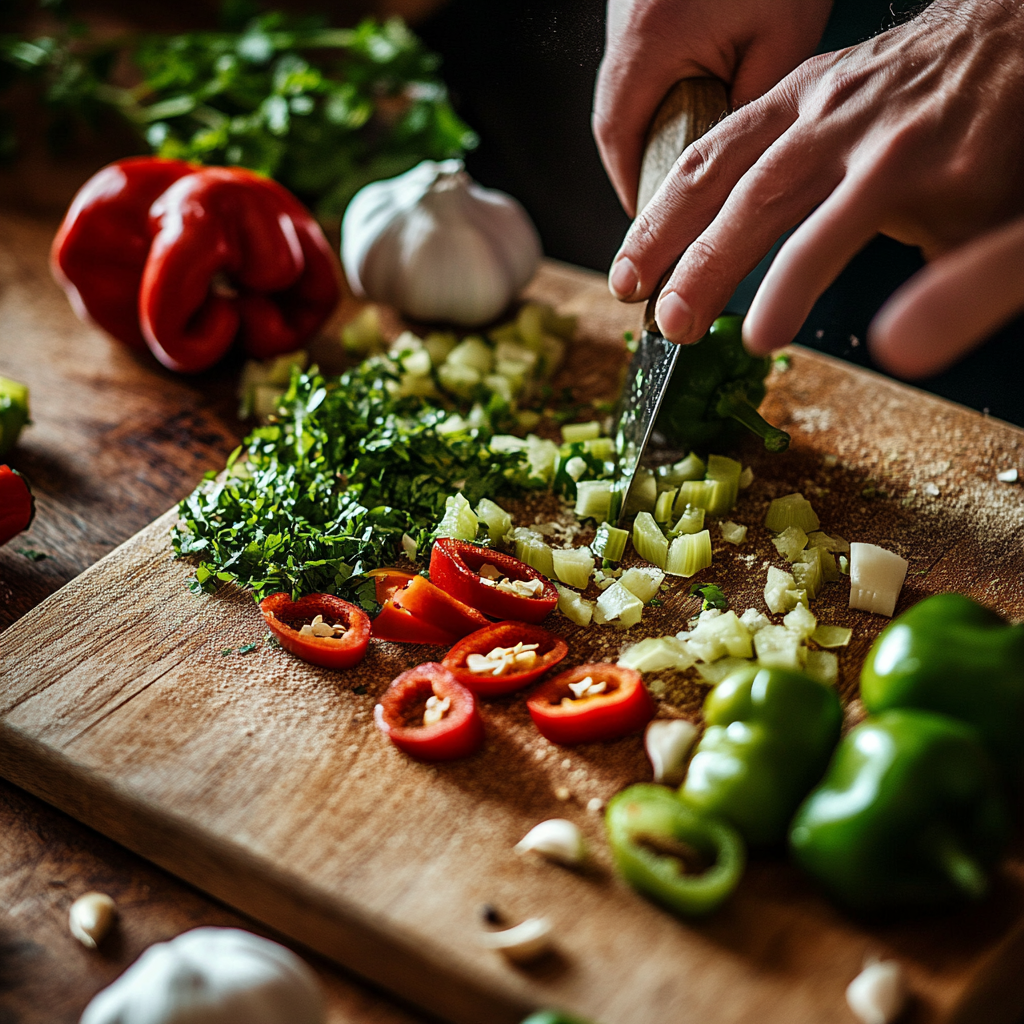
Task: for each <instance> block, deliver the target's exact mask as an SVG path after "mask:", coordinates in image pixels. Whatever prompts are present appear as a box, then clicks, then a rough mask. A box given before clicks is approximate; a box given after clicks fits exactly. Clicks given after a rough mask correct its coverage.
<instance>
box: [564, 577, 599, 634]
mask: <svg viewBox="0 0 1024 1024" xmlns="http://www.w3.org/2000/svg"><path fill="white" fill-rule="evenodd" d="M555 590H557V591H558V610H559V611H560V612H561V613H562V614H563V615H564V616H565V617H566V618H567V619H568V620H569V621H570V622H575V623H576V625H577V626H589V625H590V620H591V619H592V618H593V616H594V602H593V601H587V600H585V599H584V598H582V597H580V595H579V594H577V593H576V591H575V590H570V589H569V588H568V587H563V586H562V585H561V584H560V583H556V584H555Z"/></svg>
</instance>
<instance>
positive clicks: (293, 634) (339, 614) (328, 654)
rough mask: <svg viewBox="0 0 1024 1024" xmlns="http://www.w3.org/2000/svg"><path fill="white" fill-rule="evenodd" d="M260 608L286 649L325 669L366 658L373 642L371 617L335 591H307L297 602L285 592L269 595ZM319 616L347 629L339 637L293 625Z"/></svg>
mask: <svg viewBox="0 0 1024 1024" xmlns="http://www.w3.org/2000/svg"><path fill="white" fill-rule="evenodd" d="M260 611H261V612H263V618H264V619H266V620H267V626H268V627H269V629H270V631H271V633H273V634H274V636H276V637H277V639H278V642H279V643H280V644H281V646H282V647H283V648H284V649H285V650H286V651H291V653H292V654H294V655H295V656H296V657H297V658H301V659H302V660H303V661H308V662H310V663H311V664H313V665H320V666H321V667H322V668H351V667H352V666H353V665H355V664H357V663H358V662H360V661H362V660H363V656H364V655H365V654H366V648H367V646H368V645H369V643H370V616H369V615H367V614H366V612H364V611H363V610H362V609H361V608H357V607H356V606H355V605H354V604H349V603H348V601H343V600H342V599H341V598H340V597H335V596H334V595H333V594H307V595H306V596H305V597H300V598H299V600H298V601H293V600H292V599H291V596H290V595H288V594H285V593H278V594H270V595H269V596H267V597H265V598H263V600H262V601H260ZM317 615H320V616H322V617H323V619H324V620H325V621H326V622H328V623H336V622H337V623H344V625H345V632H344V633H343V634H342V635H341V636H340V637H329V636H308V635H306V634H304V633H301V632H300V631H299V628H296V626H295V625H293V623H300V624H302V623H304V622H308V621H310V620H312V619H314V618H315V617H316V616H317ZM300 628H301V627H300Z"/></svg>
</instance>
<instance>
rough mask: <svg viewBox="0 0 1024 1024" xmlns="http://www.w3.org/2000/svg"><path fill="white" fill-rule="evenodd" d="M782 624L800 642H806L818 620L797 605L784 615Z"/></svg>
mask: <svg viewBox="0 0 1024 1024" xmlns="http://www.w3.org/2000/svg"><path fill="white" fill-rule="evenodd" d="M782 623H783V625H784V626H785V627H786V629H788V630H789V631H790V632H791V633H796V635H797V636H798V637H800V639H801V640H806V639H807V638H808V637H809V636H810V635H811V634H812V633H813V632H814V627H815V626H817V624H818V620H817V619H816V618H815V617H814V614H813V612H811V611H809V610H808V609H807V608H806V607H805V606H804V605H802V604H798V605H797V606H796V607H795V608H794V609H793V610H792V611H791V612H788V613H787V614H786V616H785V618H784V619H783V620H782Z"/></svg>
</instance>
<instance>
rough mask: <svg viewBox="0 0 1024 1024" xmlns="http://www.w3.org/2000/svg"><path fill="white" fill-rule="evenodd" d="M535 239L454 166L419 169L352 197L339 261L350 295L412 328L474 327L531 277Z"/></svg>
mask: <svg viewBox="0 0 1024 1024" xmlns="http://www.w3.org/2000/svg"><path fill="white" fill-rule="evenodd" d="M540 258H541V247H540V238H539V237H538V235H537V230H536V228H534V226H533V224H532V223H531V221H530V218H529V215H528V214H527V213H526V211H525V210H524V209H523V207H522V206H520V205H519V203H518V202H516V200H515V199H513V198H512V197H511V196H508V195H505V193H504V192H498V191H496V190H494V189H487V188H483V187H482V186H480V185H478V184H476V183H475V182H474V181H473V180H472V179H471V178H470V177H469V175H468V174H467V173H466V172H465V170H463V164H462V161H461V160H442V161H440V162H435V161H433V160H424V161H423V162H422V163H420V164H418V165H417V166H416V167H414V168H412V170H410V171H406V172H405V174H400V175H399V176H398V177H397V178H389V179H388V180H386V181H375V182H372V183H371V184H369V185H367V186H365V187H364V188H362V189H361V190H360V191H359V192H357V193H356V195H355V196H354V197H353V199H352V201H351V202H350V203H349V205H348V208H347V209H346V210H345V216H344V218H343V219H342V222H341V259H342V263H343V264H344V266H345V274H346V276H347V277H348V282H349V284H350V285H351V287H352V290H353V291H354V292H355V294H356V295H358V296H360V297H365V298H368V299H371V300H373V301H374V302H381V303H385V304H387V305H391V306H394V307H395V308H397V309H398V310H399V311H400V312H401V313H404V314H405V315H406V316H409V317H412V318H413V319H416V320H443V321H447V322H450V323H454V324H459V325H461V326H463V327H478V326H480V325H481V324H485V323H488V322H489V321H491V320H493V319H494V318H495V317H497V316H498V314H499V313H501V311H502V310H503V309H505V307H506V306H507V305H508V304H509V302H510V301H511V300H512V298H513V297H514V296H515V295H516V293H517V292H518V291H519V290H520V289H521V288H523V286H524V285H526V283H527V282H528V281H529V280H530V278H531V277H533V274H534V272H535V271H536V269H537V265H538V264H539V262H540Z"/></svg>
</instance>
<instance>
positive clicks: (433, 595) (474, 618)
mask: <svg viewBox="0 0 1024 1024" xmlns="http://www.w3.org/2000/svg"><path fill="white" fill-rule="evenodd" d="M368 575H370V576H373V577H374V583H375V589H376V594H377V600H378V601H380V603H381V605H382V609H381V612H382V614H383V612H384V611H385V610H386V609H387V608H389V607H393V608H395V609H397V610H399V611H404V612H408V613H409V614H410V615H412V616H413V618H415V619H417V620H419V622H421V623H422V624H423V626H424V627H432V628H414V626H413V623H410V622H409V621H408V620H406V619H404V618H403V617H401V616H394V615H388V616H386V617H385V618H384V620H383V621H382V622H381V624H380V626H379V627H378V626H377V622H378V621H380V620H381V616H380V615H378V616H377V618H376V619H374V630H373V635H374V636H375V637H378V638H379V639H381V640H397V641H398V642H399V643H421V644H429V643H443V644H445V645H446V646H451V644H453V643H455V641H456V640H458V639H459V637H462V636H465V635H466V634H467V633H472V632H473V631H474V630H477V629H480V628H481V626H487V625H489V623H488V621H487V619H486V617H485V616H483V615H481V614H480V612H478V611H477V610H476V609H475V608H470V607H469V606H468V605H465V604H463V603H462V602H461V601H458V600H456V599H455V598H454V597H452V596H451V594H446V593H445V592H444V591H443V590H442V589H441V588H440V587H437V586H435V585H434V584H433V583H431V582H430V580H428V579H426V578H425V577H423V576H416V575H414V574H413V573H408V572H400V571H399V570H397V569H375V570H373V572H371V573H368ZM403 624H404V625H405V626H406V627H408V628H409V629H410V630H412V633H413V636H411V637H408V638H407V637H406V635H405V633H404V632H403V630H402V628H401V627H402V625H403ZM381 630H386V631H387V633H388V636H384V634H383V633H382V632H381ZM427 635H430V636H432V637H434V639H430V640H426V639H422V637H424V636H427ZM413 637H415V639H414V638H413ZM443 637H447V639H443Z"/></svg>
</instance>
